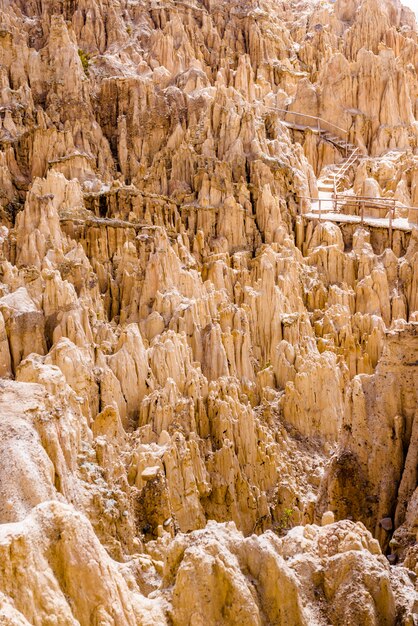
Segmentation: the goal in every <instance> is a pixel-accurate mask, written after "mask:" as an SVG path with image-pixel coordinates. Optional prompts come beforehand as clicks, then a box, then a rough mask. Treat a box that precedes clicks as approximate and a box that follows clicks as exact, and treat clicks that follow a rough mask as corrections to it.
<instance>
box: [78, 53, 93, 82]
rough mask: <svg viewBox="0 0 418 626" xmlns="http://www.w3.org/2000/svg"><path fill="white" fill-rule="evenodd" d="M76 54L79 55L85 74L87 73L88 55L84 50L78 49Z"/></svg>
mask: <svg viewBox="0 0 418 626" xmlns="http://www.w3.org/2000/svg"><path fill="white" fill-rule="evenodd" d="M78 56H79V57H80V61H81V65H82V66H83V70H84V73H85V75H86V76H88V75H89V65H90V55H89V54H88V53H87V52H84V50H80V49H79V50H78Z"/></svg>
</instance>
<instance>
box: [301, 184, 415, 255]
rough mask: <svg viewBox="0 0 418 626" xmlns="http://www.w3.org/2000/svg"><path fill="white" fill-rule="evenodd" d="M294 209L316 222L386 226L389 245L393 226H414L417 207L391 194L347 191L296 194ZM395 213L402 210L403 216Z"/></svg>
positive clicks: (399, 227) (409, 229) (408, 227)
mask: <svg viewBox="0 0 418 626" xmlns="http://www.w3.org/2000/svg"><path fill="white" fill-rule="evenodd" d="M298 212H299V215H301V216H302V217H303V218H304V219H307V220H315V221H317V222H319V223H321V222H334V223H336V224H341V225H343V224H359V225H360V226H366V227H369V228H385V229H388V230H389V242H390V245H392V238H393V231H394V230H402V231H405V232H412V230H413V229H414V228H418V207H407V206H405V205H404V204H401V203H400V202H398V201H397V200H393V199H391V198H373V197H366V196H351V195H349V194H337V195H334V196H331V197H321V196H320V197H319V198H311V197H307V196H300V197H299V211H298ZM376 213H377V214H378V215H376ZM399 213H404V214H405V213H406V214H407V216H405V217H399Z"/></svg>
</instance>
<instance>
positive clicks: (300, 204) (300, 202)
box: [299, 196, 303, 215]
mask: <svg viewBox="0 0 418 626" xmlns="http://www.w3.org/2000/svg"><path fill="white" fill-rule="evenodd" d="M302 202H303V200H302V196H300V197H299V215H302V213H303V211H302Z"/></svg>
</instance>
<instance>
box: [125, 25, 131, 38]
mask: <svg viewBox="0 0 418 626" xmlns="http://www.w3.org/2000/svg"><path fill="white" fill-rule="evenodd" d="M126 32H127V33H128V35H129V36H131V35H132V26H131V25H130V24H128V25H127V27H126Z"/></svg>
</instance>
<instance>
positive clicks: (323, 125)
mask: <svg viewBox="0 0 418 626" xmlns="http://www.w3.org/2000/svg"><path fill="white" fill-rule="evenodd" d="M268 110H269V111H277V112H278V113H284V114H285V115H295V116H296V117H299V118H306V119H309V120H313V121H314V122H315V124H313V125H312V124H301V126H305V127H307V128H311V127H312V126H313V127H315V128H316V129H317V131H318V133H321V132H323V133H326V132H330V130H329V128H332V129H333V130H334V131H335V130H337V131H338V133H342V134H343V136H344V141H345V144H346V145H345V153H346V155H347V152H348V145H349V141H348V134H349V130H347V129H345V128H341V127H340V126H337V125H336V124H332V122H328V120H325V119H324V118H322V117H318V116H316V115H308V114H307V113H299V112H297V111H289V110H288V109H279V108H275V107H268ZM285 121H286V120H285ZM327 127H328V128H327Z"/></svg>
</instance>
